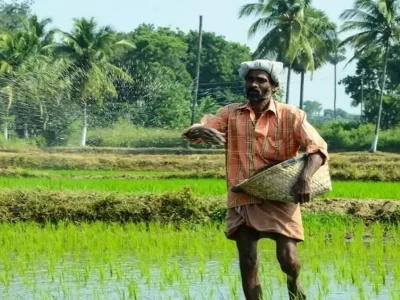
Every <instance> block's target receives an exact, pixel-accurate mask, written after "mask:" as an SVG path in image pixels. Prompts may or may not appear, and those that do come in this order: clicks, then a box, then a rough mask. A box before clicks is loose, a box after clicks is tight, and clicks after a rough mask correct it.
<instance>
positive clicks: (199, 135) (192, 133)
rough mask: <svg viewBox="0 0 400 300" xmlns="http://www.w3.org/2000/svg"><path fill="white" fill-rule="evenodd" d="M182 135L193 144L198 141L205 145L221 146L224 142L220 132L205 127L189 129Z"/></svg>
mask: <svg viewBox="0 0 400 300" xmlns="http://www.w3.org/2000/svg"><path fill="white" fill-rule="evenodd" d="M183 135H184V136H185V137H186V138H187V139H189V140H190V141H191V142H195V143H196V142H198V141H203V142H205V143H207V144H213V145H223V144H225V142H226V141H225V138H224V136H223V134H222V133H221V132H219V131H218V130H216V129H214V128H209V127H205V126H196V127H192V128H189V129H188V130H187V131H186V132H185V133H184V134H183Z"/></svg>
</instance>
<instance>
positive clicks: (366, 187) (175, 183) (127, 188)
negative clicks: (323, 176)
mask: <svg viewBox="0 0 400 300" xmlns="http://www.w3.org/2000/svg"><path fill="white" fill-rule="evenodd" d="M185 186H190V187H192V188H193V191H194V194H195V195H198V196H219V195H224V194H225V193H226V182H225V180H222V179H71V178H61V179H54V178H24V179H18V178H12V177H11V178H10V177H0V188H10V189H25V188H28V189H31V188H40V189H46V190H59V191H63V190H88V191H118V192H129V193H137V194H147V193H164V192H169V191H179V190H182V189H183V187H185ZM326 196H327V197H341V198H355V199H397V200H400V183H396V182H360V181H351V182H347V181H334V182H333V192H331V193H329V194H328V195H326Z"/></svg>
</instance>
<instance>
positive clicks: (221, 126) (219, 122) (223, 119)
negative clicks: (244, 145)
mask: <svg viewBox="0 0 400 300" xmlns="http://www.w3.org/2000/svg"><path fill="white" fill-rule="evenodd" d="M228 119H229V108H228V107H227V106H224V107H222V108H220V109H219V110H218V111H217V112H216V113H215V115H213V114H206V115H204V117H203V118H202V119H201V121H200V123H201V125H202V126H207V127H211V128H214V129H216V130H218V131H219V132H221V133H226V132H227V130H228Z"/></svg>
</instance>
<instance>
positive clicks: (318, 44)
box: [293, 7, 336, 109]
mask: <svg viewBox="0 0 400 300" xmlns="http://www.w3.org/2000/svg"><path fill="white" fill-rule="evenodd" d="M335 31H336V24H335V23H333V22H330V20H329V18H328V17H327V15H326V14H325V13H324V12H323V11H321V10H318V9H315V8H312V7H309V8H307V9H306V10H305V15H304V25H303V27H302V37H303V39H304V40H307V47H306V48H300V49H299V52H298V54H297V57H296V59H295V61H294V63H293V69H294V71H295V72H297V73H300V74H301V81H300V105H299V106H300V109H303V100H304V76H305V73H306V72H311V74H312V73H313V72H314V70H316V69H318V68H320V67H322V66H323V65H324V64H325V63H326V62H327V61H328V56H329V53H330V51H331V40H332V38H333V33H334V32H335Z"/></svg>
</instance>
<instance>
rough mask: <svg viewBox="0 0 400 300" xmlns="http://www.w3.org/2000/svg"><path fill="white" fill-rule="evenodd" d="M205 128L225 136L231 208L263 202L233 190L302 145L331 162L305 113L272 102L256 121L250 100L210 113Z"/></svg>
mask: <svg viewBox="0 0 400 300" xmlns="http://www.w3.org/2000/svg"><path fill="white" fill-rule="evenodd" d="M201 125H204V126H207V127H211V128H214V129H216V130H218V131H220V132H221V133H223V134H225V139H226V145H225V147H226V175H227V183H228V207H229V208H230V207H235V206H240V205H246V204H255V203H262V200H260V199H258V198H256V197H254V196H250V195H248V194H246V193H233V192H231V187H232V186H234V185H236V184H238V183H240V182H241V181H243V180H244V179H246V178H248V177H249V176H251V175H252V174H254V173H255V172H256V171H257V170H259V169H260V168H262V167H265V166H272V165H276V164H278V163H280V162H282V161H285V160H287V159H290V158H292V157H295V156H297V155H298V151H299V149H300V147H301V146H304V147H305V148H306V153H307V154H311V153H315V152H318V151H320V152H321V153H322V154H324V156H325V161H324V163H325V162H326V160H327V159H328V152H327V144H326V142H325V141H324V140H323V139H322V138H321V136H320V135H319V134H318V132H317V131H316V130H315V129H314V128H313V127H312V126H311V125H310V124H309V123H308V122H307V120H306V114H305V112H304V111H302V110H300V109H298V108H296V107H294V106H292V105H288V104H282V103H279V102H278V101H276V100H271V101H270V102H269V104H268V108H267V110H266V111H264V112H263V113H262V114H261V116H260V118H259V119H258V120H257V122H256V121H255V113H254V111H253V109H252V108H251V106H250V103H249V102H248V101H246V102H244V103H239V104H238V103H235V104H230V105H227V106H225V107H223V108H221V109H219V110H218V111H217V113H216V114H215V115H211V114H207V115H205V116H204V117H203V118H202V120H201Z"/></svg>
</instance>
